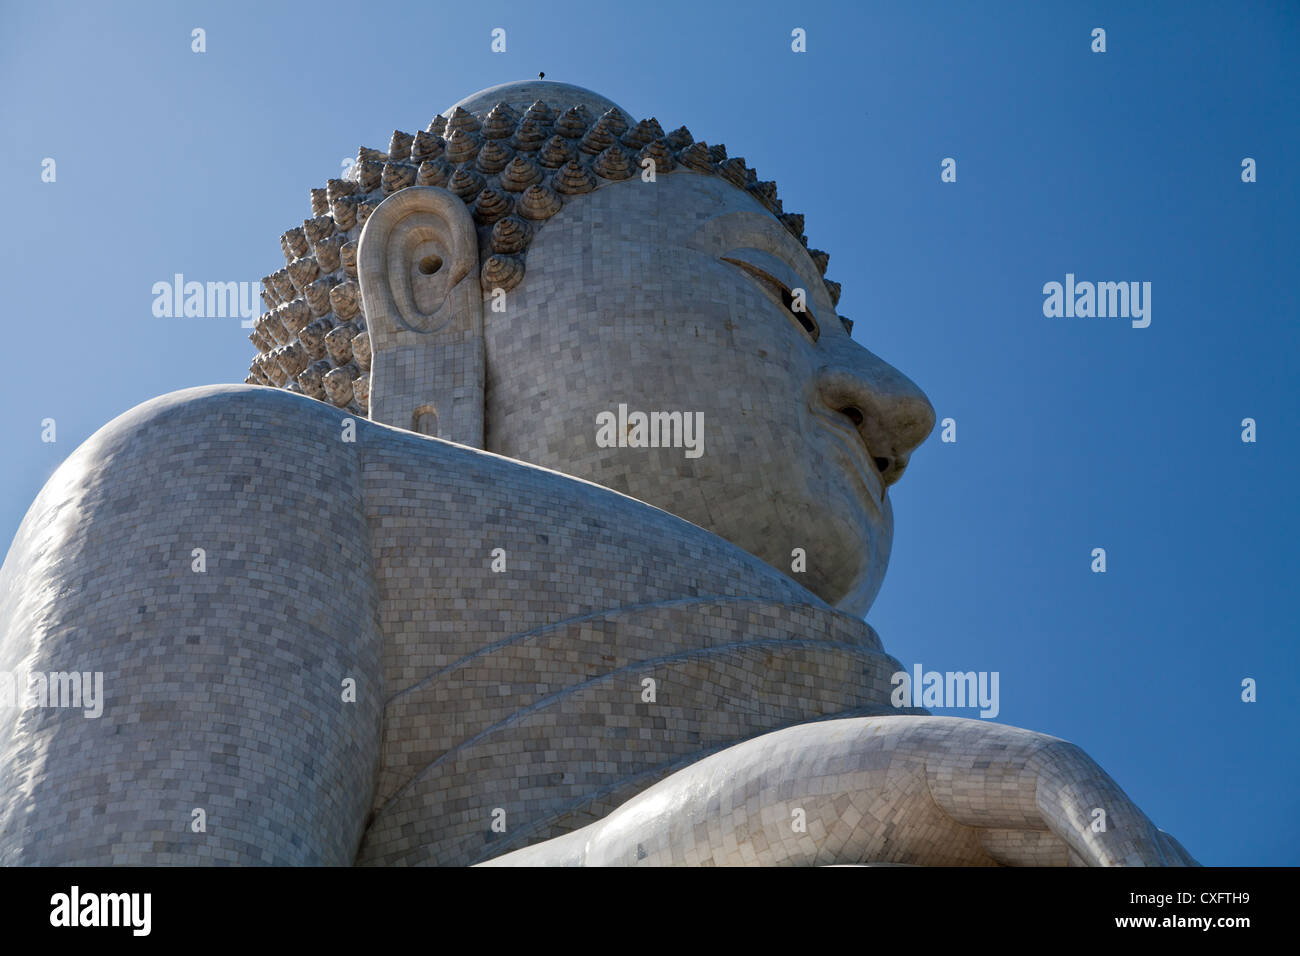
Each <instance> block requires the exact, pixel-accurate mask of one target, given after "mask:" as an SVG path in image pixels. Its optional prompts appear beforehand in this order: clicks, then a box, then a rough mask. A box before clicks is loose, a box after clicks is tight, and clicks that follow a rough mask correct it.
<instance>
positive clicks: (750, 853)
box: [492, 716, 1194, 866]
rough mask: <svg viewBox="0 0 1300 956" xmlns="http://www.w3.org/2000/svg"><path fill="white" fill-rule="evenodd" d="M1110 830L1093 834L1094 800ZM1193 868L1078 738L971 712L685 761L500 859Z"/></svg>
mask: <svg viewBox="0 0 1300 956" xmlns="http://www.w3.org/2000/svg"><path fill="white" fill-rule="evenodd" d="M1098 808H1100V809H1102V810H1104V811H1105V812H1106V829H1105V830H1104V831H1101V830H1096V829H1094V827H1093V821H1094V820H1095V819H1097V817H1096V816H1095V810H1096V809H1098ZM708 862H711V863H714V864H721V865H743V864H778V865H779V864H786V865H792V864H793V865H799V864H834V863H862V862H874V863H910V864H921V865H959V864H985V865H990V864H997V863H1008V864H1031V865H1066V864H1075V865H1079V864H1086V865H1101V866H1105V865H1170V864H1173V865H1187V864H1194V861H1193V860H1191V858H1190V857H1189V856H1187V854H1186V852H1185V851H1183V850H1182V848H1181V847H1180V846H1179V845H1178V844H1177V842H1176V841H1174V840H1173V839H1172V838H1171V837H1169V836H1167V835H1166V834H1163V833H1161V832H1160V831H1159V830H1157V829H1156V828H1155V826H1154V825H1152V824H1151V822H1150V821H1149V820H1148V819H1147V818H1146V817H1145V816H1144V815H1143V814H1142V812H1141V811H1140V810H1139V809H1138V808H1137V807H1136V806H1134V805H1133V803H1132V801H1130V800H1129V799H1128V798H1127V796H1125V795H1124V793H1123V791H1122V790H1120V788H1119V787H1118V786H1116V785H1115V783H1114V782H1113V781H1112V780H1111V779H1110V777H1108V776H1107V775H1106V774H1105V772H1104V771H1102V770H1101V768H1100V767H1098V766H1097V765H1096V764H1095V763H1093V762H1092V761H1091V760H1090V759H1088V757H1087V756H1086V755H1084V754H1083V752H1082V751H1080V750H1079V749H1078V748H1077V747H1074V746H1073V745H1071V744H1068V743H1066V742H1065V741H1061V740H1058V739H1056V738H1052V737H1046V736H1043V735H1041V734H1035V733H1032V732H1029V731H1024V730H1019V729H1016V728H1012V727H1005V726H1001V725H998V724H987V723H982V722H979V721H974V720H963V719H957V718H942V717H919V716H889V717H863V718H854V719H847V720H833V721H824V722H819V723H812V724H803V725H800V726H797V727H792V728H788V729H786V730H781V731H777V732H775V733H771V734H767V735H765V736H762V737H757V738H755V739H752V740H749V741H746V742H745V743H742V744H738V745H736V746H734V747H731V748H729V749H727V750H725V751H722V752H721V753H718V754H715V755H713V756H711V757H708V758H706V759H704V760H702V761H700V762H699V763H697V764H694V765H692V766H690V767H687V768H685V769H683V770H681V771H679V772H678V773H676V774H674V775H673V776H671V777H669V778H667V779H666V780H663V781H661V782H660V783H659V784H657V785H655V786H654V787H651V788H650V789H648V790H646V791H645V792H644V793H642V794H640V795H638V796H637V797H635V798H633V799H632V800H630V801H628V802H627V803H625V804H624V805H623V806H621V807H619V808H618V809H617V810H615V811H614V812H613V813H611V814H610V815H609V816H608V817H606V818H604V819H603V820H600V821H598V822H597V823H594V824H591V825H590V826H587V827H584V828H583V829H581V830H578V831H575V832H574V833H571V834H568V835H566V836H563V837H559V838H557V839H554V840H551V841H548V842H546V843H541V844H538V845H535V846H532V847H529V848H527V849H524V850H520V851H517V852H515V853H511V854H508V855H506V856H503V857H500V858H498V859H496V860H494V861H492V863H493V864H496V865H565V864H568V865H588V866H598V865H634V864H649V865H655V864H658V865H676V864H700V863H708Z"/></svg>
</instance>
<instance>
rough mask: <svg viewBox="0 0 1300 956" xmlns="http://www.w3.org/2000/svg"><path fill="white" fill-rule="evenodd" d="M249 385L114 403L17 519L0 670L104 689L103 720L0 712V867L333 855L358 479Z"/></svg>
mask: <svg viewBox="0 0 1300 956" xmlns="http://www.w3.org/2000/svg"><path fill="white" fill-rule="evenodd" d="M251 391H253V390H251V389H247V388H240V389H239V390H238V391H236V390H222V389H206V390H190V391H187V392H182V393H176V394H174V395H169V396H164V397H163V398H160V399H156V400H154V401H152V402H149V403H146V404H145V405H142V406H140V407H139V408H136V409H134V410H133V411H131V412H129V413H127V414H126V415H123V416H122V417H120V418H118V419H116V420H115V421H114V422H112V423H110V424H109V425H107V426H105V427H104V428H103V429H101V430H100V431H99V432H98V433H96V435H95V436H94V437H92V438H91V439H90V440H89V441H88V442H87V443H86V444H85V445H83V446H82V447H81V448H79V449H78V450H77V451H76V452H74V453H73V454H72V455H71V456H70V457H69V458H68V460H67V461H66V462H65V463H64V464H63V465H62V466H61V467H60V468H59V469H58V471H57V472H56V473H55V475H54V476H53V477H52V478H51V480H50V482H49V483H48V484H47V485H46V487H45V489H44V490H43V491H42V493H41V495H40V496H39V497H38V498H37V500H36V502H35V503H34V504H33V506H32V508H31V509H30V511H29V512H28V514H27V516H26V518H25V520H24V522H23V524H22V527H21V528H20V530H19V532H18V535H17V537H16V539H15V541H14V544H13V546H12V548H11V550H10V553H9V556H8V559H7V561H6V563H5V566H4V569H3V572H0V671H3V672H5V673H7V674H10V675H15V674H16V675H17V677H18V679H17V681H16V682H15V683H16V684H17V685H18V690H19V692H20V693H21V692H22V690H23V685H24V684H26V675H27V673H40V674H49V673H51V672H55V673H69V672H77V673H79V674H81V675H82V676H83V677H86V676H87V675H91V676H90V677H88V678H87V680H86V681H84V682H83V684H84V688H83V689H89V688H91V687H93V686H94V682H95V678H94V677H93V675H95V674H99V675H102V678H100V679H101V680H102V685H101V686H102V701H100V702H99V704H100V705H102V713H101V714H100V715H99V716H98V717H95V716H93V715H90V713H89V712H88V709H87V708H86V707H85V706H81V707H67V706H63V707H54V706H45V707H39V706H38V707H31V706H28V707H23V706H11V707H4V706H3V703H4V701H3V700H0V863H3V864H21V863H35V864H43V865H52V864H65V863H75V864H111V863H149V864H166V863H186V864H194V863H275V864H296V863H315V864H328V863H339V864H348V863H351V862H352V859H353V857H354V855H355V852H356V848H357V846H358V844H359V842H360V838H361V833H362V829H363V827H364V822H365V815H366V811H367V810H368V807H369V802H370V798H371V794H372V791H373V787H374V777H375V766H374V765H375V761H376V759H377V754H378V741H379V734H380V714H381V695H380V689H379V687H378V673H379V653H380V647H379V638H378V632H377V629H376V625H375V613H374V607H375V598H374V595H373V593H372V591H373V584H372V576H371V574H370V573H369V570H368V563H369V554H368V552H367V550H366V547H367V545H366V541H367V537H366V528H365V522H364V517H363V515H362V512H361V507H360V504H359V492H358V481H359V479H358V477H357V474H356V472H357V471H358V467H357V465H356V462H355V458H354V457H349V456H345V455H339V454H338V453H337V442H338V417H339V416H338V414H337V413H335V412H333V410H330V409H326V408H324V407H323V406H322V408H321V412H316V411H315V410H314V403H313V404H309V403H306V402H304V401H302V400H301V399H299V398H295V397H294V396H285V398H284V399H279V400H277V401H268V402H265V403H263V402H257V403H252V402H250V401H249V400H248V398H247V393H249V392H251ZM240 393H243V394H240ZM196 396H197V397H196ZM285 399H287V401H286V400H285ZM295 409H298V410H301V411H302V412H303V414H297V413H296V412H295ZM271 492H274V495H272V494H271ZM272 501H274V502H276V504H275V506H274V507H272V505H271V502H272ZM196 549H201V552H200V551H198V550H196ZM348 678H350V679H353V680H355V681H356V685H357V691H356V703H348V702H344V700H343V692H344V688H343V681H344V680H345V679H348ZM65 696H66V695H65ZM86 702H87V701H85V700H84V699H83V700H82V701H81V703H82V704H83V705H84V704H85V703H86ZM15 703H19V704H21V702H17V701H16V702H15ZM50 703H53V701H50ZM64 703H67V701H64ZM72 703H74V704H75V703H77V702H76V701H72ZM92 709H93V708H92Z"/></svg>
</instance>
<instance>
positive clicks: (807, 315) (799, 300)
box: [781, 286, 821, 342]
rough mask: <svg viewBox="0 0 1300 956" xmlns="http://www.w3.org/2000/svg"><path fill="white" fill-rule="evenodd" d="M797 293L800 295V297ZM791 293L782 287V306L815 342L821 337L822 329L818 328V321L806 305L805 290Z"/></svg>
mask: <svg viewBox="0 0 1300 956" xmlns="http://www.w3.org/2000/svg"><path fill="white" fill-rule="evenodd" d="M795 292H797V293H799V294H798V295H796V294H795ZM795 292H791V291H790V290H789V289H787V288H785V287H784V286H782V287H781V304H782V305H784V306H785V309H786V311H787V312H789V313H790V315H791V316H793V317H794V320H795V321H796V322H798V323H799V324H800V325H801V326H803V330H804V331H805V332H807V333H808V334H809V335H811V336H812V340H813V341H814V342H816V341H817V339H818V337H819V336H820V335H821V329H819V328H818V327H817V320H816V319H814V318H813V317H812V313H811V312H809V311H808V306H807V305H806V304H805V302H804V299H805V297H806V296H805V293H804V291H803V289H796V290H795Z"/></svg>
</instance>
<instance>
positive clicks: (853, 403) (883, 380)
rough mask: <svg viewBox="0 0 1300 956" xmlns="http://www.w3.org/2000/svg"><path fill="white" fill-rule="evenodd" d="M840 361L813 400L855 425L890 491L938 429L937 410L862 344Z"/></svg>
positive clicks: (820, 381)
mask: <svg viewBox="0 0 1300 956" xmlns="http://www.w3.org/2000/svg"><path fill="white" fill-rule="evenodd" d="M834 359H835V360H834V361H833V362H832V363H831V364H827V365H824V366H822V367H821V368H820V369H819V370H818V372H817V376H816V379H815V383H816V384H815V394H814V396H813V400H814V401H817V402H820V403H821V404H822V405H823V406H825V408H826V409H829V411H831V412H832V413H836V414H839V415H843V416H844V418H845V419H846V420H847V421H848V422H850V423H852V425H853V427H854V428H855V429H857V432H858V434H859V435H860V436H861V437H862V441H863V444H865V445H866V446H867V454H869V455H870V456H871V459H872V461H873V462H874V464H875V466H876V470H877V471H878V472H880V477H881V481H882V482H883V483H884V485H885V487H888V486H890V485H892V484H893V483H894V482H896V481H898V479H899V478H901V477H902V476H903V470H904V469H905V468H906V467H907V462H908V459H909V457H910V456H911V454H912V451H913V449H915V448H916V447H917V446H918V445H920V444H921V442H923V441H925V437H926V436H927V435H929V434H930V430H931V429H932V428H934V406H933V405H931V404H930V400H929V399H928V398H926V397H925V393H924V392H922V391H921V389H920V388H918V387H917V386H916V384H915V383H914V382H913V381H912V380H911V379H909V378H908V377H907V376H906V375H904V374H903V373H902V372H900V371H899V370H898V369H896V368H894V367H893V366H892V365H890V364H889V363H888V362H886V361H884V360H882V359H880V358H879V357H877V356H876V355H874V354H873V353H871V352H870V351H868V350H867V349H865V348H863V347H862V346H860V345H858V344H857V343H856V342H851V343H846V345H845V346H844V350H843V352H842V353H841V354H838V355H836V356H834Z"/></svg>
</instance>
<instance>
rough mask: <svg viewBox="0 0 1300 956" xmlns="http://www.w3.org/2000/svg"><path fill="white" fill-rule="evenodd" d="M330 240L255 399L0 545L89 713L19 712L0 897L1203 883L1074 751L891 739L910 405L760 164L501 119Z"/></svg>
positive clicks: (1, 761) (140, 410)
mask: <svg viewBox="0 0 1300 956" xmlns="http://www.w3.org/2000/svg"><path fill="white" fill-rule="evenodd" d="M311 213H312V216H311V217H310V218H308V219H307V220H305V221H304V222H303V224H302V225H301V226H300V227H294V228H292V229H290V230H288V231H287V232H286V233H285V234H284V235H283V237H282V239H281V246H282V251H283V253H284V256H285V264H284V265H283V266H282V267H281V268H279V269H278V270H277V271H276V272H274V273H272V274H271V275H269V276H268V277H267V278H266V279H265V280H264V286H265V291H264V292H263V298H264V300H265V303H266V312H265V314H263V315H262V316H261V317H260V318H259V319H258V320H257V321H256V322H255V325H254V328H253V331H252V335H251V339H252V341H253V343H254V345H255V346H256V348H257V350H258V352H257V355H256V358H255V359H254V360H253V363H252V366H251V369H250V372H249V376H248V378H247V380H246V383H245V384H243V385H214V386H207V387H200V388H193V389H187V390H184V391H180V392H175V393H172V394H168V395H164V396H162V397H160V398H156V399H154V400H152V401H149V402H146V403H144V404H142V405H140V406H138V407H136V408H134V409H132V410H130V411H128V412H126V413H125V414H123V415H121V416H120V417H118V418H116V419H114V420H113V421H111V422H109V423H108V424H107V425H105V426H104V427H103V428H101V429H100V430H99V431H98V432H97V433H96V434H95V435H94V436H92V437H91V438H90V439H89V440H87V441H86V442H85V444H83V445H82V446H81V447H80V448H78V449H77V450H76V451H75V452H74V453H73V454H72V455H70V456H69V457H68V459H67V460H66V461H65V462H64V463H63V464H62V465H61V466H60V467H59V469H58V470H57V471H56V472H55V474H54V475H53V476H52V477H51V478H50V480H49V482H48V483H47V484H46V486H45V487H44V489H43V490H42V491H41V493H40V495H39V496H38V497H37V499H36V501H35V502H34V504H33V505H32V506H31V508H30V510H29V511H28V513H27V515H26V517H25V519H24V521H23V522H22V525H21V527H20V529H19V531H18V533H17V535H16V537H15V539H14V541H13V544H12V546H11V548H10V550H9V553H8V557H7V559H6V561H5V564H4V567H3V571H0V672H4V673H8V674H11V675H27V676H26V679H21V678H19V679H15V680H12V681H11V684H12V685H13V686H17V687H18V688H19V690H20V691H21V690H22V688H23V687H25V686H31V680H32V675H38V676H39V677H40V682H41V684H42V686H45V687H46V688H47V689H48V688H51V687H54V686H56V685H59V686H62V687H63V689H64V690H67V689H68V686H69V680H70V678H69V676H68V675H77V676H79V677H81V678H84V679H85V680H86V681H91V680H92V677H93V680H94V681H99V680H102V700H101V701H100V702H99V705H98V706H99V707H100V710H101V712H100V713H99V715H98V716H94V717H92V716H91V715H90V713H89V712H88V711H87V710H86V709H85V708H80V709H78V708H77V707H75V706H56V704H57V703H60V702H59V701H52V700H51V699H50V697H51V695H50V694H47V695H46V698H45V700H44V701H43V703H44V705H43V706H39V705H31V704H30V702H28V704H27V705H26V706H24V705H23V702H22V701H17V702H15V701H10V702H9V706H4V704H5V701H4V700H3V698H2V697H0V864H24V863H29V864H44V865H53V864H89V865H99V864H208V863H211V864H218V863H240V864H279V865H294V864H312V865H348V864H359V865H386V864H437V865H470V864H479V863H494V864H503V865H528V864H538V865H582V864H585V865H600V864H638V863H640V864H700V865H703V864H765V863H770V864H832V863H852V864H913V865H931V864H943V865H948V864H965V865H1024V864H1028V865H1181V864H1191V863H1192V862H1193V861H1192V860H1191V858H1190V857H1189V856H1188V855H1187V854H1186V852H1185V851H1184V850H1183V849H1182V848H1181V847H1180V846H1179V845H1178V843H1177V842H1176V841H1175V840H1174V839H1173V838H1172V837H1170V836H1168V835H1167V834H1165V833H1163V832H1162V831H1160V830H1158V829H1157V828H1156V827H1155V826H1154V825H1153V824H1152V823H1151V821H1150V820H1148V819H1147V817H1146V816H1145V815H1144V814H1143V813H1142V811H1141V810H1140V809H1138V807H1136V806H1135V805H1134V804H1133V803H1132V801H1130V800H1129V799H1128V797H1127V796H1126V795H1125V794H1124V792H1123V791H1122V790H1121V789H1120V788H1119V787H1118V786H1117V785H1116V784H1115V783H1114V782H1113V781H1112V780H1111V779H1110V778H1109V777H1108V776H1107V775H1106V774H1105V772H1104V771H1103V770H1101V768H1099V767H1098V766H1097V765H1096V764H1095V763H1093V762H1092V761H1091V760H1090V759H1089V758H1088V757H1087V756H1086V755H1085V754H1084V753H1083V752H1082V751H1081V750H1080V749H1079V748H1077V747H1075V746H1073V745H1071V744H1069V743H1066V742H1065V741H1062V740H1059V739H1056V738H1052V737H1047V736H1044V735H1041V734H1037V733H1034V732H1031V731H1026V730H1019V729H1016V728H1011V727H1007V726H1002V725H999V724H995V723H990V722H988V721H982V720H974V719H961V718H953V717H940V716H933V715H931V714H929V713H928V712H926V711H925V710H923V709H920V708H915V707H898V706H895V702H894V701H893V700H892V699H891V695H892V691H893V690H894V682H893V680H892V675H894V674H895V673H896V672H898V671H900V670H901V669H902V668H901V665H900V664H899V662H898V661H897V660H895V659H894V658H892V657H890V656H889V655H887V654H886V653H885V650H884V648H883V646H882V643H881V641H880V638H879V637H878V635H877V634H876V633H875V631H874V630H873V629H872V628H871V627H870V626H869V625H868V624H866V623H865V622H864V617H865V615H866V613H867V611H868V609H869V608H870V607H871V604H872V601H873V600H874V598H875V596H876V594H877V592H878V590H879V588H880V586H881V583H882V580H883V578H884V573H885V568H886V565H887V563H888V559H889V553H890V547H891V542H892V537H893V513H892V510H891V504H890V491H889V490H890V488H891V487H892V486H893V485H894V484H895V483H896V482H898V481H899V479H900V478H901V476H902V475H903V473H904V470H905V469H906V467H907V464H908V459H909V456H910V454H911V453H912V451H913V450H914V449H915V448H916V447H917V446H918V445H919V444H920V443H921V442H922V441H923V440H924V439H925V438H926V436H927V435H928V433H929V432H930V430H931V428H932V426H933V423H934V412H933V409H932V407H931V405H930V403H929V401H928V400H927V399H926V397H925V395H924V394H923V393H922V392H921V390H920V389H919V388H918V387H917V386H916V385H914V384H913V383H912V382H911V381H910V380H908V378H906V377H905V376H904V375H903V374H902V373H901V372H899V371H898V370H896V369H895V368H893V367H892V366H890V365H889V364H887V363H886V362H885V361H884V360H882V359H880V358H878V357H877V356H875V355H874V354H872V353H871V352H870V351H868V350H867V349H866V348H864V347H863V346H861V345H859V344H858V343H857V342H855V341H854V340H853V338H852V337H851V334H850V333H851V329H852V324H851V322H850V321H849V320H848V319H847V318H844V317H841V316H840V315H838V314H837V311H836V307H837V302H838V299H839V286H838V285H837V284H836V283H835V282H832V281H830V280H827V279H826V278H825V273H826V269H827V263H828V256H827V254H826V253H824V252H821V251H819V250H817V249H815V248H809V247H808V245H807V240H806V239H805V237H804V235H803V219H802V217H801V216H799V215H798V214H795V213H792V212H787V211H786V210H785V209H784V208H783V205H782V203H781V200H780V199H779V198H778V197H777V191H776V187H775V185H774V184H773V183H771V182H766V181H763V180H760V179H758V177H757V174H756V173H755V172H754V170H753V169H752V168H751V167H750V166H749V165H748V164H747V163H746V162H745V161H744V160H743V159H741V158H738V157H729V156H728V155H727V152H726V149H725V148H724V147H723V146H721V145H709V144H708V143H705V142H702V141H699V140H696V139H695V138H694V137H693V135H692V134H691V133H690V132H689V131H688V130H686V129H685V128H684V127H683V128H679V129H676V130H674V131H672V132H665V131H664V130H663V128H662V127H661V126H660V124H659V122H658V120H656V119H645V120H640V121H636V120H634V119H633V117H631V116H630V115H629V114H627V113H626V112H625V111H623V110H622V109H621V108H619V107H618V106H617V105H616V104H614V103H613V102H611V101H609V100H607V99H606V98H604V97H602V96H600V95H598V94H596V93H593V92H591V91H589V90H585V89H581V88H579V87H575V86H570V85H566V84H561V83H555V82H549V81H545V82H543V81H529V82H520V83H509V84H505V85H502V86H498V87H494V88H491V89H488V90H484V91H481V92H479V93H476V94H474V95H472V96H470V97H468V98H466V99H464V100H462V101H461V102H459V103H457V104H456V105H454V106H453V107H451V108H450V109H447V110H445V111H444V112H443V113H441V114H440V115H439V116H437V117H436V118H435V119H434V120H433V122H432V123H431V124H430V125H429V127H428V128H427V129H426V130H423V131H420V132H417V133H415V134H413V135H412V134H407V133H403V132H395V133H394V134H393V137H392V141H391V143H390V144H389V147H388V149H387V150H386V151H380V150H376V149H362V150H361V151H360V153H359V155H358V158H357V162H356V163H355V164H354V165H353V166H352V167H351V169H350V170H349V171H348V172H347V173H346V175H344V176H343V177H342V178H340V179H337V180H331V181H330V182H329V183H328V184H327V185H326V186H325V187H323V188H320V189H313V190H312V191H311ZM96 686H98V685H97V684H96ZM74 690H75V688H74ZM10 696H11V697H12V696H13V695H12V694H11V695H10ZM66 696H67V695H66V694H65V695H64V697H65V698H66ZM61 703H62V704H65V705H66V704H67V700H66V699H63V700H62V701H61ZM1099 812H1100V816H1099ZM1099 819H1101V820H1102V821H1103V823H1102V825H1101V826H1100V827H1099V826H1098V820H1099Z"/></svg>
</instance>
